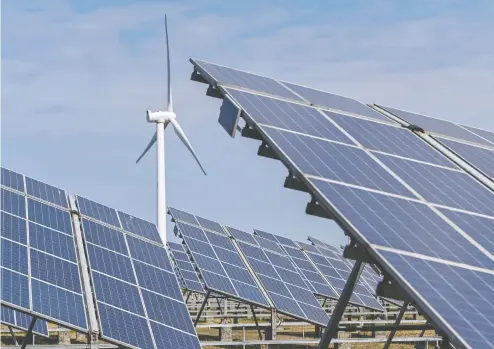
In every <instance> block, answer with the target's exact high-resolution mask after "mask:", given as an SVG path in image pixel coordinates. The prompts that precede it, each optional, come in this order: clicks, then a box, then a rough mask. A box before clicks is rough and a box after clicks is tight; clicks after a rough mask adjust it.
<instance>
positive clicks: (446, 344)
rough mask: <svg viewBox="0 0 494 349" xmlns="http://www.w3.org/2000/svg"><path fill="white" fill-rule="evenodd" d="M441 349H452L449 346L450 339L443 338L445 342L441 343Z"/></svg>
mask: <svg viewBox="0 0 494 349" xmlns="http://www.w3.org/2000/svg"><path fill="white" fill-rule="evenodd" d="M440 349H451V346H450V345H449V338H448V337H443V342H442V343H441V348H440Z"/></svg>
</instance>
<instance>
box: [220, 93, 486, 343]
mask: <svg viewBox="0 0 494 349" xmlns="http://www.w3.org/2000/svg"><path fill="white" fill-rule="evenodd" d="M219 90H220V91H221V93H222V94H228V92H227V89H225V88H223V87H221V86H219ZM230 97H231V95H230ZM237 102H238V101H237ZM239 105H240V104H239ZM242 109H243V113H242V117H243V118H244V119H245V121H246V123H247V125H248V126H249V127H250V128H252V129H253V130H254V132H256V133H257V134H258V135H260V138H261V139H262V140H263V141H265V142H267V143H268V145H270V146H271V149H272V150H273V151H274V156H275V157H276V158H278V159H280V160H281V161H282V162H283V163H284V165H285V166H286V167H288V169H289V170H290V173H292V174H294V175H295V176H296V177H298V179H299V180H300V181H301V182H302V183H303V185H305V186H306V187H307V188H308V189H309V191H310V192H311V193H312V194H313V195H314V197H315V199H317V201H318V202H319V203H320V204H321V205H322V207H323V208H324V209H325V210H326V211H327V212H329V213H330V214H331V215H332V216H333V217H335V219H336V220H337V221H338V222H339V223H340V224H341V226H342V227H343V228H344V229H345V230H346V231H348V232H349V234H350V235H351V236H352V237H354V238H356V239H357V241H358V242H359V245H360V246H361V247H362V248H363V249H364V250H366V251H368V253H369V254H370V256H371V258H374V260H375V261H376V263H377V264H378V265H380V266H382V267H383V268H384V269H385V270H386V272H389V273H390V274H391V276H392V277H394V278H395V280H397V281H398V282H399V283H400V285H401V284H404V285H405V284H406V279H405V278H403V277H402V276H401V275H398V274H396V273H393V271H392V266H391V265H389V264H387V263H385V262H384V261H383V258H381V256H380V255H379V254H378V253H377V252H376V251H374V247H373V246H372V245H371V244H370V243H369V241H368V240H367V239H366V237H365V234H362V233H361V232H359V231H358V230H356V229H355V227H354V226H353V225H352V223H351V221H349V220H348V219H347V218H346V217H345V216H343V215H342V214H341V213H340V212H339V211H338V209H337V208H336V207H335V206H334V205H333V204H332V203H330V202H329V201H328V200H327V197H326V196H325V195H324V194H323V193H322V192H321V191H320V190H318V188H317V187H315V186H314V185H313V184H312V183H311V181H310V180H308V179H307V178H306V177H305V176H304V175H303V173H301V172H300V171H299V170H298V168H296V167H294V166H293V164H291V162H290V159H287V157H286V156H285V155H284V154H283V153H282V152H280V151H279V150H278V149H276V147H273V144H272V143H271V144H270V142H269V138H268V137H266V134H265V133H264V132H263V130H262V127H261V126H260V125H259V124H258V123H257V122H256V121H255V120H253V119H252V118H251V117H250V116H249V114H248V113H247V112H245V109H244V108H242ZM436 213H437V212H436ZM441 218H442V219H444V218H443V217H441ZM455 230H456V231H457V232H460V231H459V230H458V229H455ZM475 246H476V247H479V246H477V245H475ZM480 250H481V251H482V249H480ZM404 290H405V292H406V293H407V294H409V295H410V294H412V292H413V291H412V290H411V289H410V288H408V287H407V286H405V287H404ZM417 301H418V303H419V304H418V305H419V306H421V307H422V309H425V311H426V312H427V311H428V310H429V311H430V312H431V314H430V315H431V316H432V317H434V320H435V321H436V323H437V325H438V326H439V327H440V328H441V329H442V330H443V331H444V332H445V333H446V334H447V335H448V337H449V338H450V340H451V341H452V342H453V343H459V342H461V343H462V344H463V345H465V346H466V347H469V348H470V346H469V345H468V344H467V343H466V342H465V341H464V340H463V338H461V337H459V336H458V335H457V333H456V332H454V331H452V328H451V327H450V325H449V324H448V323H446V322H445V321H444V319H442V318H441V317H440V316H437V315H438V314H432V310H431V309H429V308H428V307H427V305H426V304H425V303H423V302H422V299H418V300H417ZM428 315H429V314H428Z"/></svg>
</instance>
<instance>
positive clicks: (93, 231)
mask: <svg viewBox="0 0 494 349" xmlns="http://www.w3.org/2000/svg"><path fill="white" fill-rule="evenodd" d="M82 227H83V230H84V236H85V237H86V241H87V242H91V243H93V244H96V245H98V246H101V247H104V248H107V249H109V250H112V251H115V252H119V253H123V254H125V255H126V254H128V252H127V246H126V244H125V238H124V234H123V233H122V232H120V231H118V230H115V229H112V228H109V227H106V226H104V225H101V224H98V223H95V222H92V221H90V220H87V219H82Z"/></svg>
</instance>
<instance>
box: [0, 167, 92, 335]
mask: <svg viewBox="0 0 494 349" xmlns="http://www.w3.org/2000/svg"><path fill="white" fill-rule="evenodd" d="M4 175H5V176H6V177H5V178H4V177H2V185H4V186H6V187H7V186H8V187H9V188H10V187H14V188H15V189H16V190H18V192H11V191H10V190H7V189H5V188H2V205H1V210H2V213H1V214H2V230H1V237H2V238H1V248H2V266H1V267H2V268H1V269H2V270H1V273H2V282H1V284H2V293H1V294H2V296H1V298H2V304H5V305H8V306H12V307H15V308H16V309H18V310H20V311H22V312H24V313H26V314H27V315H26V316H25V317H22V319H21V320H18V322H19V321H20V322H22V321H27V319H28V317H29V316H30V315H31V314H33V315H36V316H38V317H40V319H39V320H38V321H39V324H43V320H45V319H46V320H50V321H53V322H55V323H58V324H61V325H63V326H64V327H68V328H72V329H76V330H78V331H82V332H86V331H87V322H86V312H85V305H84V298H83V295H82V288H81V278H80V275H79V269H78V259H77V255H76V252H75V242H74V235H73V231H72V223H71V219H70V214H69V212H68V208H67V201H66V197H65V192H64V191H63V190H61V189H58V188H56V187H53V186H50V185H47V184H44V183H41V182H39V181H36V180H34V179H31V178H27V177H26V178H24V176H23V175H21V174H18V173H15V172H12V171H8V170H4V169H2V176H4ZM24 181H26V183H27V186H26V188H24V185H20V183H24ZM24 189H26V191H27V192H22V193H21V190H24ZM28 195H29V196H28ZM38 198H39V199H41V200H44V201H47V202H50V204H47V203H43V202H40V201H38ZM52 204H55V205H58V207H55V206H52ZM26 218H28V219H26ZM28 227H29V230H28ZM28 259H29V260H30V263H28ZM29 278H31V282H30V283H29V281H28V280H29ZM31 300H32V301H31ZM69 304H70V306H69ZM38 321H37V323H38ZM45 324H46V323H45ZM37 326H38V325H37Z"/></svg>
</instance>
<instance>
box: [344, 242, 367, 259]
mask: <svg viewBox="0 0 494 349" xmlns="http://www.w3.org/2000/svg"><path fill="white" fill-rule="evenodd" d="M343 257H345V258H347V259H352V260H354V261H362V262H365V263H372V259H371V257H370V256H369V254H368V253H367V252H366V251H365V250H364V249H363V248H362V247H361V246H359V245H358V244H357V242H356V241H355V240H354V239H352V240H351V241H350V243H349V244H348V245H346V246H345V248H344V250H343Z"/></svg>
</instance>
